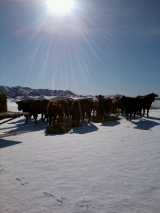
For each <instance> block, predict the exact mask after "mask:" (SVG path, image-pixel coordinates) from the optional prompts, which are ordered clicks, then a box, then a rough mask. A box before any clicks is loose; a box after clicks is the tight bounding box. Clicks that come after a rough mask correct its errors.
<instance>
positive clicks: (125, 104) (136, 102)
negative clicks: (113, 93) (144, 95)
mask: <svg viewBox="0 0 160 213" xmlns="http://www.w3.org/2000/svg"><path fill="white" fill-rule="evenodd" d="M119 100H120V103H121V106H122V108H123V109H124V110H125V113H126V116H127V120H128V116H129V114H130V120H131V118H132V114H133V113H134V118H135V115H136V113H138V114H139V116H140V117H142V116H141V111H142V100H140V99H138V98H132V97H126V96H122V97H120V99H119Z"/></svg>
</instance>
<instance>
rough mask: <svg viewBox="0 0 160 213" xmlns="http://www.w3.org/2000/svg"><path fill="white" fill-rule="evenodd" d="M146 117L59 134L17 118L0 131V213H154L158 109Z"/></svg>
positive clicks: (159, 197) (158, 191) (158, 180)
mask: <svg viewBox="0 0 160 213" xmlns="http://www.w3.org/2000/svg"><path fill="white" fill-rule="evenodd" d="M154 103H155V102H154ZM8 109H9V110H11V111H17V106H16V104H15V103H14V102H12V101H9V102H8ZM149 115H150V117H149V118H146V117H144V118H142V119H140V118H138V117H137V118H136V119H133V120H132V121H127V120H126V119H125V118H122V117H120V118H121V119H120V120H118V121H112V122H107V123H91V124H87V123H85V122H84V123H83V125H82V126H81V127H77V128H74V129H73V130H71V131H70V132H69V133H67V134H63V135H49V134H45V131H44V130H45V127H46V125H47V123H42V122H41V121H40V120H39V121H38V124H37V125H35V124H34V121H31V120H30V121H29V122H28V124H27V125H25V124H24V122H25V119H24V118H23V117H20V118H17V119H15V120H13V121H10V122H7V123H5V124H2V125H0V200H1V202H0V212H1V213H131V212H132V213H159V212H160V202H159V201H160V110H151V111H150V113H149Z"/></svg>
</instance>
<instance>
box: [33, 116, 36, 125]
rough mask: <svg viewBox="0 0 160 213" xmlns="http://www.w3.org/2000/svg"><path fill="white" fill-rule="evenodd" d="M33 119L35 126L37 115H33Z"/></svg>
mask: <svg viewBox="0 0 160 213" xmlns="http://www.w3.org/2000/svg"><path fill="white" fill-rule="evenodd" d="M33 117H34V120H35V124H37V114H34V115H33Z"/></svg>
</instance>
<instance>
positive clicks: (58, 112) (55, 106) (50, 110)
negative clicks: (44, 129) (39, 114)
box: [47, 100, 63, 126]
mask: <svg viewBox="0 0 160 213" xmlns="http://www.w3.org/2000/svg"><path fill="white" fill-rule="evenodd" d="M47 115H48V119H49V126H51V123H52V118H53V125H54V124H55V121H56V119H57V117H58V116H59V117H61V118H62V117H63V110H62V106H61V104H59V103H58V101H57V100H50V101H49V103H48V105H47Z"/></svg>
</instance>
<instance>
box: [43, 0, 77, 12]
mask: <svg viewBox="0 0 160 213" xmlns="http://www.w3.org/2000/svg"><path fill="white" fill-rule="evenodd" d="M46 5H47V8H48V10H49V12H51V13H54V14H57V15H62V14H66V13H69V12H70V11H71V10H72V8H73V0H46Z"/></svg>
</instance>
